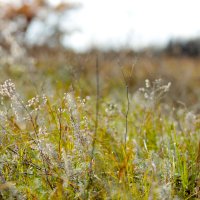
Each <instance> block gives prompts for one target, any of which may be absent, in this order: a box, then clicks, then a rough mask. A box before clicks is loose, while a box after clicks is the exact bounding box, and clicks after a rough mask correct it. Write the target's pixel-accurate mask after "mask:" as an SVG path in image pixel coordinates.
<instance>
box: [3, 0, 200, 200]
mask: <svg viewBox="0 0 200 200" xmlns="http://www.w3.org/2000/svg"><path fill="white" fill-rule="evenodd" d="M0 6H1V7H0V9H1V12H0V15H1V18H0V20H1V21H0V27H1V33H0V45H1V46H0V55H1V56H0V74H1V76H0V199H19V200H22V199H31V200H36V199H58V200H59V199H139V200H140V199H146V200H151V199H152V200H156V199H158V200H159V199H160V200H164V199H166V200H168V199H176V200H177V199H188V200H189V199H199V198H200V177H199V172H200V143H199V141H200V136H199V133H200V116H199V113H200V107H199V106H200V104H199V103H200V88H199V84H200V77H199V74H200V57H199V52H198V48H196V47H194V48H193V49H192V47H191V44H190V43H184V45H185V46H186V47H185V46H183V45H182V43H178V42H174V43H173V42H171V43H170V44H169V45H168V47H166V48H165V49H164V50H159V51H158V50H155V49H151V48H150V49H146V50H144V51H141V52H134V51H132V50H129V49H123V50H121V51H107V52H102V51H100V50H95V49H93V50H91V51H89V52H85V53H76V52H73V51H72V50H66V49H64V48H63V47H62V46H61V44H60V38H61V37H62V35H63V34H64V33H63V32H62V31H61V30H59V28H58V27H55V26H54V27H53V28H52V31H50V32H51V34H50V35H47V36H46V37H45V38H44V39H42V40H41V41H39V43H38V44H34V45H33V44H31V45H30V44H29V43H28V41H26V34H27V31H28V30H30V29H29V28H30V26H31V23H33V22H34V21H35V20H37V21H40V23H44V24H45V18H44V15H43V14H44V13H46V14H45V16H46V15H48V13H52V12H54V13H55V14H58V15H60V14H61V13H63V12H67V11H68V10H69V9H72V8H74V5H69V4H60V5H58V6H56V7H55V6H54V7H53V6H51V5H50V4H48V3H47V2H46V1H41V0H38V1H33V2H32V4H29V3H26V2H25V1H24V2H22V4H20V5H17V6H15V5H14V4H6V5H5V4H2V5H1V4H0ZM58 19H59V18H58ZM40 39H41V38H40ZM49 41H50V42H49ZM189 44H190V45H189ZM192 44H193V45H194V46H195V45H196V44H197V43H196V42H193V43H192ZM187 45H189V46H190V48H187ZM191 49H192V50H191ZM188 52H189V53H188Z"/></svg>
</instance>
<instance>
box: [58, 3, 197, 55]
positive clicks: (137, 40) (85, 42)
mask: <svg viewBox="0 0 200 200" xmlns="http://www.w3.org/2000/svg"><path fill="white" fill-rule="evenodd" d="M54 2H55V1H54ZM71 2H80V3H82V8H81V9H79V10H77V11H76V12H74V13H72V14H71V15H70V16H69V17H70V20H69V23H71V24H73V27H77V30H76V31H75V32H74V33H73V34H72V35H71V37H68V36H66V39H65V40H64V42H65V45H69V46H72V47H73V48H75V49H78V50H80V51H81V50H84V49H87V48H89V47H90V46H91V45H94V46H99V47H102V48H119V47H130V48H142V47H146V46H148V45H157V46H161V45H164V44H166V43H167V42H168V41H169V39H171V38H174V39H176V38H183V39H184V38H191V37H197V36H200V23H199V19H200V12H199V8H200V1H199V0H71ZM66 21H67V20H66ZM66 26H67V23H66ZM69 27H70V26H69Z"/></svg>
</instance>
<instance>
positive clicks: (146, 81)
mask: <svg viewBox="0 0 200 200" xmlns="http://www.w3.org/2000/svg"><path fill="white" fill-rule="evenodd" d="M145 86H146V88H149V87H150V81H149V79H146V80H145Z"/></svg>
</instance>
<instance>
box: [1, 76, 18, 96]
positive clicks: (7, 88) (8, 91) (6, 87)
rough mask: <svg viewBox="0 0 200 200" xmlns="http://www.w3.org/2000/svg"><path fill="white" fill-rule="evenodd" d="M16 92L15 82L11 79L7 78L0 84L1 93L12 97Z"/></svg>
mask: <svg viewBox="0 0 200 200" xmlns="http://www.w3.org/2000/svg"><path fill="white" fill-rule="evenodd" d="M15 93H16V90H15V84H14V83H13V82H12V81H11V80H10V79H8V80H6V81H5V82H4V83H3V84H2V85H0V95H2V96H5V97H9V98H12V97H13V96H14V95H15Z"/></svg>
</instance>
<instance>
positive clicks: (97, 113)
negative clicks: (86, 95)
mask: <svg viewBox="0 0 200 200" xmlns="http://www.w3.org/2000/svg"><path fill="white" fill-rule="evenodd" d="M99 97H100V84H99V60H98V56H97V57H96V115H95V128H94V135H93V141H92V151H91V158H90V164H89V172H88V185H87V188H86V189H87V198H88V192H89V188H90V185H91V183H92V172H93V160H94V151H95V145H96V139H97V132H98V125H99Z"/></svg>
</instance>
